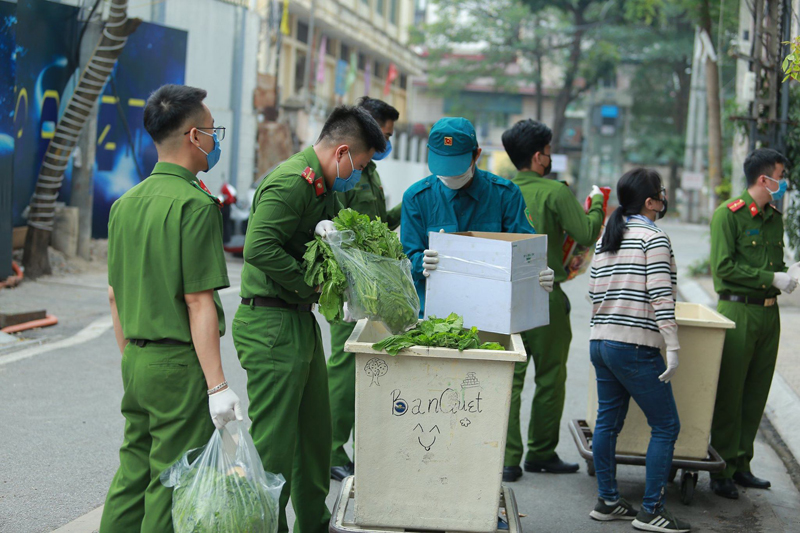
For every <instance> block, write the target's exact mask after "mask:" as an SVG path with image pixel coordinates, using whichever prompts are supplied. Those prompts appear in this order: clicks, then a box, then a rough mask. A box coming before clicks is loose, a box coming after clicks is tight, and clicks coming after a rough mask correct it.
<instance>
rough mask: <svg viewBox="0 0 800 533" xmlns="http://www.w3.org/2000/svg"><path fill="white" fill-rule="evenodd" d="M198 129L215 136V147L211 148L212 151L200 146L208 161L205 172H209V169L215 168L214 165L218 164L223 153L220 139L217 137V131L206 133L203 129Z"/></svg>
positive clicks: (204, 133)
mask: <svg viewBox="0 0 800 533" xmlns="http://www.w3.org/2000/svg"><path fill="white" fill-rule="evenodd" d="M197 131H199V132H200V133H202V134H203V135H208V136H209V137H213V138H214V149H213V150H211V151H210V152H206V151H205V150H203V149H202V148H200V147H199V146H198V148H200V151H201V152H203V153H204V154H206V162H207V163H208V168H207V169H205V171H204V172H208V171H209V170H211V169H212V168H214V165H216V164H217V161H219V157H220V156H221V155H222V148H221V147H220V145H219V139H217V132H216V131H215V132H214V133H206V132H204V131H202V130H197Z"/></svg>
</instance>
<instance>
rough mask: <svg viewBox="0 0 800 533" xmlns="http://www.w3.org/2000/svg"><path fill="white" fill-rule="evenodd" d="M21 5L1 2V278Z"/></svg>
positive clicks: (7, 256)
mask: <svg viewBox="0 0 800 533" xmlns="http://www.w3.org/2000/svg"><path fill="white" fill-rule="evenodd" d="M16 10H17V6H16V5H15V4H12V3H11V2H5V1H0V72H2V75H3V77H7V78H8V79H9V80H11V81H10V82H7V83H2V82H0V279H5V278H7V277H8V276H10V275H11V273H12V271H11V228H12V215H11V209H12V205H13V194H12V184H13V181H14V175H13V169H14V103H15V102H14V83H13V81H14V71H15V69H16V61H15V58H16V48H17V44H16V40H15V39H14V32H15V29H16V25H17V17H16Z"/></svg>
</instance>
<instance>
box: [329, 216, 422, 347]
mask: <svg viewBox="0 0 800 533" xmlns="http://www.w3.org/2000/svg"><path fill="white" fill-rule="evenodd" d="M326 242H327V243H328V244H329V245H330V247H331V250H332V251H333V255H334V257H335V258H336V263H337V264H338V265H339V268H340V269H341V270H342V272H343V273H344V275H345V276H346V277H347V291H346V292H345V295H346V297H347V308H348V311H349V312H350V315H351V316H352V318H353V319H355V320H359V319H361V318H369V319H370V320H377V321H380V322H383V324H384V325H385V326H386V327H387V328H388V329H389V331H391V332H392V333H393V334H395V335H397V334H399V333H402V332H403V331H405V330H406V329H408V328H409V327H411V326H414V325H416V323H417V320H418V318H419V308H420V304H419V296H417V290H416V288H415V287H414V280H413V279H412V277H411V262H410V261H409V260H408V259H402V260H397V259H391V258H389V257H382V256H380V255H378V254H373V253H369V252H364V251H362V250H359V249H358V248H356V247H355V246H354V245H353V243H354V235H353V232H351V231H339V232H335V233H332V234H330V235H329V237H328V239H327V241H326Z"/></svg>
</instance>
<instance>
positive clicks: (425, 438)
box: [412, 424, 442, 452]
mask: <svg viewBox="0 0 800 533" xmlns="http://www.w3.org/2000/svg"><path fill="white" fill-rule="evenodd" d="M417 429H419V432H420V435H419V436H418V437H417V442H419V445H420V446H422V447H423V448H425V451H426V452H429V451H431V448H432V447H433V445H434V444H436V435H433V433H434V432H436V433H438V434H440V435H441V434H442V432H441V431H439V426H433V427H432V428H431V430H430V431H428V432H427V433H426V432H425V429H424V428H423V427H422V424H417V425H416V426H414V429H413V430H412V431H417ZM431 435H433V438H432V439H431ZM426 443H428V444H426Z"/></svg>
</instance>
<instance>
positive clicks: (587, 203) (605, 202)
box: [583, 187, 611, 217]
mask: <svg viewBox="0 0 800 533" xmlns="http://www.w3.org/2000/svg"><path fill="white" fill-rule="evenodd" d="M600 192H602V193H603V214H604V215H605V216H606V217H607V216H608V199H609V197H610V196H611V187H600ZM591 207H592V197H591V196H587V197H586V201H585V202H584V203H583V210H584V211H586V212H587V213H588V212H589V209H590V208H591Z"/></svg>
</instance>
